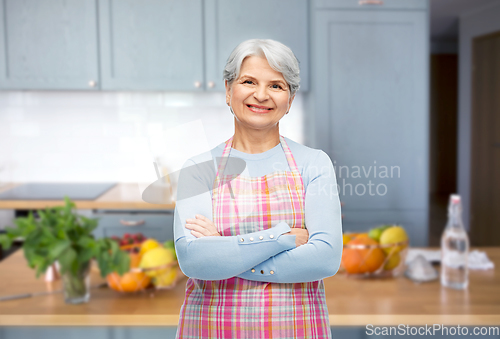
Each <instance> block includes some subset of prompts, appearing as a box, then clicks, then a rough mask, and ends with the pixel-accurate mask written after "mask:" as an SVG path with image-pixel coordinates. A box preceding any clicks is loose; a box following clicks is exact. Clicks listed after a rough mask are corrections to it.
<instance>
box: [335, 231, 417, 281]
mask: <svg viewBox="0 0 500 339" xmlns="http://www.w3.org/2000/svg"><path fill="white" fill-rule="evenodd" d="M408 244H409V241H408V240H406V241H402V242H399V243H394V244H385V245H381V244H345V245H344V250H343V253H342V264H341V268H340V271H341V272H344V273H346V274H347V275H348V276H350V277H359V278H390V277H396V276H399V275H401V274H402V273H403V271H404V266H405V260H406V255H407V253H408ZM386 251H387V252H386Z"/></svg>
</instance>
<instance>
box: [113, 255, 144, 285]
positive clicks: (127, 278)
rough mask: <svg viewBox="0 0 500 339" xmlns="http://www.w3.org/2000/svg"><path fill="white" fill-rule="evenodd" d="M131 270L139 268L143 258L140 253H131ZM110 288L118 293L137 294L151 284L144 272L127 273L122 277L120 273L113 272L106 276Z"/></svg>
mask: <svg viewBox="0 0 500 339" xmlns="http://www.w3.org/2000/svg"><path fill="white" fill-rule="evenodd" d="M129 256H130V268H136V267H139V263H140V262H141V258H142V256H141V255H140V254H138V253H129ZM106 281H107V282H108V286H109V287H110V288H111V289H113V290H115V291H118V292H136V291H140V290H143V289H145V288H146V287H147V286H148V285H149V283H150V282H151V278H149V277H148V276H147V275H146V274H145V273H143V272H127V273H125V274H124V275H122V276H120V275H119V274H118V273H116V272H113V273H110V274H108V275H107V276H106Z"/></svg>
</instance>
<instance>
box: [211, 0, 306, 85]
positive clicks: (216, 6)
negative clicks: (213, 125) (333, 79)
mask: <svg viewBox="0 0 500 339" xmlns="http://www.w3.org/2000/svg"><path fill="white" fill-rule="evenodd" d="M205 5H206V7H205V41H206V43H205V45H206V75H207V77H206V81H207V89H208V90H216V91H220V90H223V89H224V82H223V81H222V71H223V69H224V65H225V64H226V60H227V58H228V57H229V54H231V51H232V50H233V49H234V48H235V47H236V46H237V45H238V44H239V43H240V42H242V41H244V40H247V39H273V40H277V41H279V42H282V43H283V44H285V45H287V46H288V47H290V48H291V50H292V51H293V52H294V53H295V56H296V57H297V59H298V60H299V63H300V77H301V82H300V90H301V91H307V90H308V89H309V42H308V34H309V28H308V27H309V24H308V22H309V20H308V13H309V12H308V6H309V3H308V1H304V0H287V1H286V3H285V2H283V1H282V0H253V1H251V2H249V1H247V0H207V1H205Z"/></svg>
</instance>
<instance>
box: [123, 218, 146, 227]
mask: <svg viewBox="0 0 500 339" xmlns="http://www.w3.org/2000/svg"><path fill="white" fill-rule="evenodd" d="M120 224H122V225H123V226H139V225H142V224H144V220H123V219H120Z"/></svg>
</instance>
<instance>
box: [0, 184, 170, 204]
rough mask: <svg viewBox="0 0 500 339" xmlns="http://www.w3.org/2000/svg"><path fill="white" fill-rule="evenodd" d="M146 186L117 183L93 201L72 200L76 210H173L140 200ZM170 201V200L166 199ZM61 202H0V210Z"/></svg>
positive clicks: (11, 186)
mask: <svg viewBox="0 0 500 339" xmlns="http://www.w3.org/2000/svg"><path fill="white" fill-rule="evenodd" d="M18 185H22V183H10V184H7V185H5V186H2V187H1V188H0V193H1V192H3V191H6V190H9V189H11V188H13V187H16V186H18ZM147 186H148V184H138V183H118V184H116V185H115V186H114V187H112V188H111V189H109V190H108V191H107V192H105V193H104V194H102V195H101V196H100V197H99V198H97V199H95V200H74V201H73V202H74V203H75V205H76V208H77V209H134V210H164V209H174V208H175V203H170V204H152V203H148V202H145V201H144V200H142V197H141V192H142V191H144V189H145V188H146V187H147ZM168 200H170V199H168ZM63 204H64V201H63V200H60V201H59V200H0V209H26V210H28V209H43V208H46V207H53V206H60V205H63Z"/></svg>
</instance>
